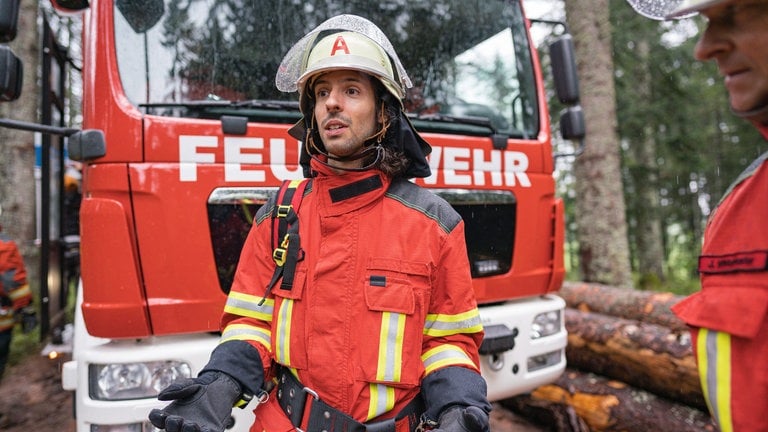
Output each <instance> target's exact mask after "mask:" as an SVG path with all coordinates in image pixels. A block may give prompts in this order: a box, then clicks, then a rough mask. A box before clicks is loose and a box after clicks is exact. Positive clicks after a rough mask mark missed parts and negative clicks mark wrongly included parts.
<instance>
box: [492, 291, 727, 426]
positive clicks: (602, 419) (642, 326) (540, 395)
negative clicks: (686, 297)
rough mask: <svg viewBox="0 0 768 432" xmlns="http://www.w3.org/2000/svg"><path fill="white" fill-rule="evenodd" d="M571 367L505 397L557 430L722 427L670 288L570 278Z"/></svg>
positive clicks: (520, 411) (564, 295)
mask: <svg viewBox="0 0 768 432" xmlns="http://www.w3.org/2000/svg"><path fill="white" fill-rule="evenodd" d="M559 295H560V296H561V297H562V298H563V299H565V301H566V304H567V308H566V311H565V326H566V329H567V330H568V347H567V348H566V357H567V361H568V367H567V369H566V371H565V373H564V374H563V375H562V376H561V377H560V379H558V380H557V381H556V382H554V383H552V384H550V385H545V386H542V387H540V388H538V389H536V390H535V391H533V392H532V393H531V394H529V395H523V396H518V397H515V398H511V399H508V400H505V401H503V402H501V404H502V405H503V406H505V407H506V408H509V409H511V410H512V411H514V412H517V413H518V414H521V415H525V416H526V417H528V418H531V419H534V420H536V421H538V422H540V423H541V424H543V425H546V426H548V427H549V428H550V429H551V430H555V431H562V432H586V431H628V432H635V431H636V432H648V431H673V432H688V431H690V432H698V431H716V430H717V427H716V426H715V424H714V423H713V422H712V419H711V417H710V416H709V414H708V412H707V409H706V404H705V402H704V398H703V395H702V391H701V387H700V384H699V376H698V371H697V369H696V364H695V361H694V358H693V352H692V350H691V341H690V336H689V333H688V330H687V328H686V326H685V324H684V323H683V322H681V321H680V320H679V319H678V318H677V317H676V316H675V315H674V314H673V313H672V312H671V310H670V307H671V306H672V305H673V304H675V303H677V302H678V301H679V300H681V299H682V297H680V296H675V295H673V294H668V293H657V292H649V291H636V290H628V289H621V288H615V287H609V286H605V285H599V284H586V283H568V282H566V283H565V284H564V286H563V288H562V289H561V291H560V293H559Z"/></svg>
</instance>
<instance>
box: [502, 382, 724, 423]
mask: <svg viewBox="0 0 768 432" xmlns="http://www.w3.org/2000/svg"><path fill="white" fill-rule="evenodd" d="M526 399H529V400H530V401H528V402H526ZM534 401H535V402H534ZM563 404H565V405H568V406H571V407H573V409H574V410H575V412H576V413H577V414H578V416H579V417H580V418H581V419H583V421H584V422H585V423H586V424H587V426H588V427H589V430H591V431H626V432H648V431H675V432H702V431H712V432H714V431H716V430H717V427H716V426H715V424H714V422H713V421H712V419H711V417H710V416H709V415H708V414H707V413H706V412H703V411H700V410H698V409H695V408H692V407H689V406H687V405H683V404H679V403H676V402H673V401H670V400H668V399H665V398H661V397H658V396H657V395H654V394H652V393H649V392H646V391H644V390H641V389H637V388H634V387H632V386H629V385H628V384H626V383H623V382H619V381H614V380H609V379H607V378H605V377H601V376H598V375H595V374H592V373H585V372H581V371H578V370H575V369H570V368H568V369H566V371H565V373H564V374H563V375H562V376H561V377H560V378H559V379H558V380H557V381H556V382H554V383H552V384H549V385H545V386H542V387H539V388H538V389H536V390H534V392H533V393H531V394H530V395H523V396H517V397H514V398H510V399H507V400H504V401H502V402H501V405H502V406H504V407H506V408H508V409H510V410H513V411H515V412H519V411H520V410H528V409H535V410H538V411H539V415H538V417H544V416H542V413H543V412H544V411H545V410H546V407H547V406H548V405H549V406H551V407H552V410H553V411H552V412H553V414H552V415H551V417H553V418H558V417H559V416H560V414H558V413H561V412H562V406H563ZM530 406H533V407H534V408H529V407H530ZM553 430H558V429H553ZM565 430H566V431H578V429H567V428H566V429H565ZM579 432H580V431H579Z"/></svg>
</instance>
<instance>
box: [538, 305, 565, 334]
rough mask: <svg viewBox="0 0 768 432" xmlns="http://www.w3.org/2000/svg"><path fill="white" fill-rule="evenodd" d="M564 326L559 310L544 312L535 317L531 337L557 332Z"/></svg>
mask: <svg viewBox="0 0 768 432" xmlns="http://www.w3.org/2000/svg"><path fill="white" fill-rule="evenodd" d="M561 326H562V319H561V315H560V311H559V310H555V311H549V312H544V313H540V314H538V315H536V316H535V317H534V318H533V324H532V325H531V339H539V338H543V337H547V336H551V335H553V334H557V333H558V332H559V331H560V327H561Z"/></svg>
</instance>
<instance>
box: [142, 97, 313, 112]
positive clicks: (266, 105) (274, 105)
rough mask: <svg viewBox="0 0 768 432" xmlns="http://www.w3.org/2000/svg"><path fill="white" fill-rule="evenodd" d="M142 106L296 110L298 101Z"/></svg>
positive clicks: (215, 102) (153, 104) (147, 105)
mask: <svg viewBox="0 0 768 432" xmlns="http://www.w3.org/2000/svg"><path fill="white" fill-rule="evenodd" d="M139 106H140V107H142V108H189V109H206V108H257V109H272V110H280V111H285V110H290V111H296V110H298V109H299V103H298V102H296V101H278V100H259V99H251V100H245V101H229V100H194V101H185V102H153V103H142V104H139Z"/></svg>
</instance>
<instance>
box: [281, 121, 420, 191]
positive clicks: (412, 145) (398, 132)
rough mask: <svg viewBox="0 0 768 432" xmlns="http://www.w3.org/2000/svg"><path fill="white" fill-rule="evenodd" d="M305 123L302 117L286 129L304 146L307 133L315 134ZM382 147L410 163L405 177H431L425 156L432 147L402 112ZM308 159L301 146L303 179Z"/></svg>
mask: <svg viewBox="0 0 768 432" xmlns="http://www.w3.org/2000/svg"><path fill="white" fill-rule="evenodd" d="M306 122H307V120H306V118H304V117H302V119H301V120H299V121H298V122H297V123H296V124H295V125H293V126H292V127H291V128H290V129H288V134H289V135H290V136H292V137H294V138H296V139H297V140H299V141H301V142H302V143H304V144H306V142H307V139H308V137H307V133H314V134H317V132H316V131H314V130H313V129H312V128H311V125H307V124H306ZM308 127H309V128H308ZM314 140H315V142H316V143H318V144H321V143H322V141H320V137H319V136H317V135H315V138H314ZM382 145H383V146H385V147H389V148H392V149H395V150H399V151H401V152H403V154H405V156H406V157H407V158H408V160H410V161H411V164H410V165H409V166H408V169H407V170H406V171H405V177H407V178H413V177H419V178H424V177H429V176H430V175H432V170H431V169H430V168H429V163H428V162H427V155H429V154H430V153H431V152H432V147H431V146H430V145H429V143H427V142H426V141H425V140H424V138H422V137H421V135H419V133H418V132H417V131H416V129H415V128H414V127H413V125H412V124H411V122H410V120H409V119H408V116H407V115H406V114H405V112H403V110H398V115H397V117H396V118H394V119H392V124H391V125H390V126H389V129H388V130H387V134H386V136H385V137H384V140H383V142H382ZM310 159H311V156H310V155H309V153H308V151H307V146H306V145H302V146H301V156H300V158H299V163H300V164H301V167H302V169H303V172H304V177H311V176H312V173H311V170H310V167H309V161H310Z"/></svg>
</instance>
